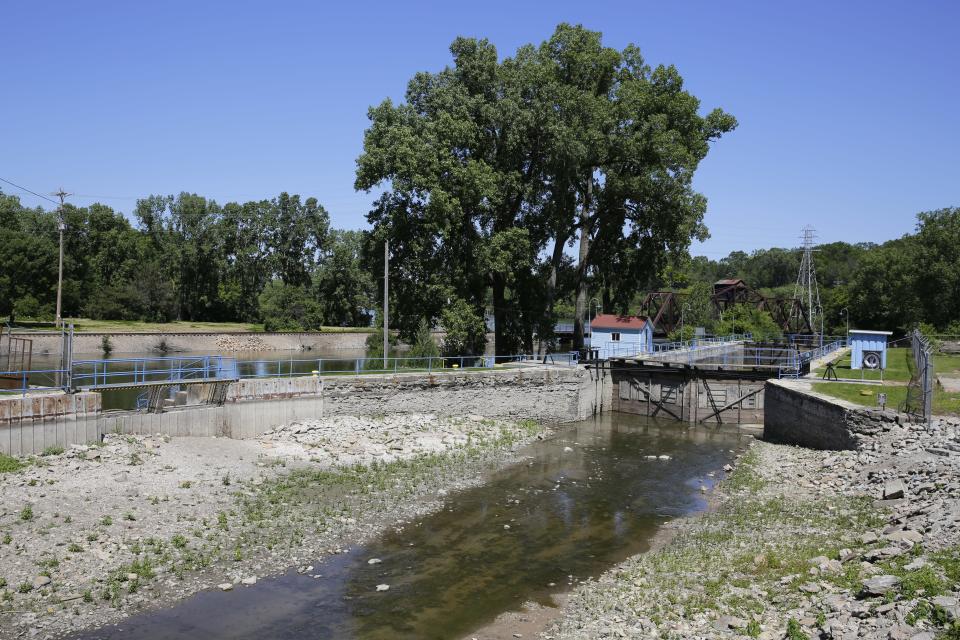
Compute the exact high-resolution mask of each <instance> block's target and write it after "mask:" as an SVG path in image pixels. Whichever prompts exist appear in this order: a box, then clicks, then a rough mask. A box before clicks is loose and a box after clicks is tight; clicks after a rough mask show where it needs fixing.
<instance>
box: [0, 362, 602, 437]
mask: <svg viewBox="0 0 960 640" xmlns="http://www.w3.org/2000/svg"><path fill="white" fill-rule="evenodd" d="M195 386H196V387H197V388H201V387H206V386H211V385H195ZM195 393H196V394H197V395H202V393H201V392H200V391H196V390H195ZM99 395H100V394H98V393H96V392H87V393H78V394H64V393H52V394H38V395H32V394H31V395H26V396H12V397H5V398H0V453H6V454H11V455H35V454H39V453H41V452H43V451H44V450H45V449H48V448H50V447H69V446H71V445H73V444H87V443H90V442H96V441H97V440H99V439H100V437H102V436H103V435H104V434H106V433H121V434H134V435H150V434H160V435H166V436H207V437H210V436H223V437H229V438H251V437H254V436H257V435H259V434H261V433H263V432H264V431H267V430H269V429H272V428H274V427H276V426H279V425H282V424H289V423H291V422H294V421H297V420H305V419H314V418H320V417H324V416H333V415H383V414H393V413H436V414H438V415H444V416H449V415H466V414H471V413H472V414H478V415H483V416H486V417H489V418H514V419H533V420H538V421H542V422H548V423H559V422H570V421H573V420H580V419H583V418H586V417H587V416H591V415H594V414H595V413H597V412H599V411H601V410H602V409H603V408H604V407H605V406H606V407H609V402H610V385H609V384H607V383H606V377H605V372H603V371H602V370H598V369H594V368H589V367H582V366H580V367H576V366H574V367H570V366H548V365H543V366H522V367H513V368H504V369H487V370H476V371H456V370H444V371H435V372H419V373H398V374H388V375H380V374H369V375H368V374H360V375H328V376H327V375H325V376H303V377H289V378H263V379H247V380H239V381H235V382H230V383H228V385H227V389H226V392H225V401H224V402H223V403H222V404H197V405H188V406H180V407H171V408H169V409H167V410H164V411H162V412H159V413H156V412H147V411H133V410H131V411H104V410H103V409H102V402H100V401H99V399H98V398H99ZM605 403H606V404H605Z"/></svg>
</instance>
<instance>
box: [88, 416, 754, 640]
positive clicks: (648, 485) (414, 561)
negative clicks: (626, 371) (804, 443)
mask: <svg viewBox="0 0 960 640" xmlns="http://www.w3.org/2000/svg"><path fill="white" fill-rule="evenodd" d="M742 444H743V442H742V441H741V436H740V435H739V434H738V433H737V432H736V431H735V430H717V429H707V428H705V427H687V426H686V425H683V424H679V423H663V422H661V423H659V424H658V423H654V422H650V421H648V420H647V419H645V418H643V417H640V416H631V415H627V414H617V413H613V414H607V415H604V416H602V417H600V418H598V419H597V420H588V421H584V422H580V423H576V424H574V425H570V426H567V427H564V428H563V429H561V430H560V431H559V432H558V433H557V435H556V436H555V437H553V438H551V439H550V440H548V441H545V442H540V443H537V444H535V445H532V446H531V447H529V448H528V450H527V451H525V453H527V454H528V455H529V456H532V458H531V459H528V461H527V462H525V463H522V464H518V465H515V466H512V467H510V468H507V469H505V470H502V471H500V472H497V473H496V474H494V475H493V476H492V477H491V478H490V480H489V482H487V483H486V484H484V485H482V486H479V487H476V488H473V489H468V490H464V491H460V492H456V493H452V494H450V495H449V496H447V497H446V499H445V504H444V507H443V508H442V509H441V510H439V511H437V512H435V513H433V514H430V515H427V516H424V517H423V518H421V519H419V520H418V521H415V522H412V523H410V524H408V525H405V526H403V527H402V528H400V529H397V530H390V531H389V532H387V533H384V534H383V535H382V536H381V537H380V538H378V539H376V540H374V541H372V542H370V543H369V544H366V545H362V546H357V547H354V548H352V549H351V550H350V551H349V553H346V554H341V555H337V556H333V557H331V558H329V559H327V560H324V561H322V562H317V563H315V566H314V570H313V571H312V572H310V573H312V574H320V575H321V576H322V577H320V578H316V579H315V578H312V577H310V576H309V575H299V574H297V573H296V572H295V571H292V570H291V571H290V572H288V573H286V574H284V575H281V576H278V577H275V578H270V579H262V580H261V581H260V582H259V583H258V584H257V585H256V586H254V587H242V586H239V585H238V586H237V587H236V589H235V590H234V591H232V592H226V593H223V592H219V591H207V592H202V593H200V594H197V595H195V596H193V597H191V598H188V599H187V600H184V601H183V602H181V603H180V604H179V605H177V606H175V607H172V608H169V609H164V610H159V611H155V612H152V613H147V614H142V615H139V616H136V617H133V618H130V619H129V620H126V621H124V622H123V623H121V624H120V625H118V626H117V627H108V628H105V629H102V630H99V631H97V632H93V633H89V634H86V635H83V636H80V637H82V638H130V637H135V638H144V639H160V638H184V639H185V638H200V637H203V638H215V639H217V638H222V639H227V638H258V639H260V638H291V639H292V638H345V639H381V638H383V639H386V638H425V639H429V638H438V639H439V638H458V637H462V636H463V635H464V634H468V633H469V632H470V631H471V630H474V629H477V628H479V627H481V626H483V625H484V624H485V623H488V622H489V621H491V620H493V619H494V618H495V617H496V616H497V615H499V614H500V613H502V612H504V611H508V610H515V609H518V608H519V607H520V606H521V605H522V604H523V603H524V602H527V601H531V600H532V601H538V602H540V603H542V604H547V605H550V604H551V603H552V600H551V595H552V594H556V593H558V592H561V591H564V590H567V589H569V588H570V586H571V585H572V584H575V583H576V581H579V580H582V579H584V578H587V577H589V576H597V575H599V574H600V573H602V572H603V571H605V570H607V569H609V568H610V567H611V566H612V565H614V564H616V563H618V562H621V561H622V560H624V559H625V558H627V557H628V556H631V555H633V554H636V553H641V552H643V551H646V550H647V549H648V548H649V545H650V543H651V541H652V539H653V537H654V535H655V534H656V532H657V530H658V528H659V527H660V525H662V524H663V523H664V522H665V521H666V520H668V519H670V518H673V517H677V516H683V515H686V514H689V513H691V512H694V511H697V510H700V509H703V508H704V507H705V500H704V497H703V494H702V492H701V489H700V487H701V485H704V486H708V487H709V486H710V485H711V484H712V482H713V480H714V478H710V477H709V476H708V475H707V474H708V473H711V472H715V473H716V476H717V478H719V477H720V476H722V472H721V471H720V469H721V467H722V466H723V465H724V464H725V463H726V462H728V461H729V460H730V458H731V457H732V451H733V450H735V449H737V448H739V447H741V446H742ZM567 447H569V448H570V449H572V451H568V450H565V449H566V448H567ZM648 455H668V456H670V459H669V460H659V459H656V460H650V459H647V458H646V456H648ZM504 525H508V526H509V529H508V528H505V526H504ZM371 558H378V559H380V561H381V562H379V563H377V564H369V563H368V560H369V559H371ZM380 584H388V585H390V588H389V590H387V591H382V592H378V591H377V589H376V588H377V585H380Z"/></svg>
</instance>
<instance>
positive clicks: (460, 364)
mask: <svg viewBox="0 0 960 640" xmlns="http://www.w3.org/2000/svg"><path fill="white" fill-rule="evenodd" d="M577 363H578V356H577V354H576V353H567V352H563V353H554V354H548V355H547V356H546V357H544V356H538V355H535V354H513V355H508V356H488V355H483V356H426V357H411V356H395V357H390V358H387V359H386V361H384V359H383V358H366V357H361V358H310V359H304V358H276V359H270V360H237V359H236V358H232V357H227V356H220V355H209V356H193V357H157V358H115V359H110V360H76V361H74V362H73V369H72V370H60V369H44V370H30V371H11V372H0V392H4V391H6V392H10V393H25V392H28V391H42V390H53V389H60V390H69V389H110V388H120V387H137V386H142V385H145V384H160V383H169V384H171V385H175V384H177V383H179V382H183V383H188V382H203V381H213V380H238V379H248V378H287V377H294V376H310V375H363V374H377V373H381V374H382V373H401V372H410V373H412V372H428V373H429V372H434V371H454V370H474V369H491V368H494V367H509V366H522V365H529V364H550V365H557V366H571V365H576V364H577Z"/></svg>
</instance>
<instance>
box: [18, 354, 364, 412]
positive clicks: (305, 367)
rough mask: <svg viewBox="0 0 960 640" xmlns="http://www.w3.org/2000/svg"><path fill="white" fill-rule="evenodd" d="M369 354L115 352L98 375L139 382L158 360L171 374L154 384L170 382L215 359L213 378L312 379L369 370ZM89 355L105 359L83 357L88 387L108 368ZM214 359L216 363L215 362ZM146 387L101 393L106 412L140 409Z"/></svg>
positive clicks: (45, 359) (36, 360)
mask: <svg viewBox="0 0 960 640" xmlns="http://www.w3.org/2000/svg"><path fill="white" fill-rule="evenodd" d="M216 356H220V357H222V358H224V361H223V362H222V365H221V366H219V367H218V365H217V362H218V361H217V360H216ZM365 356H366V352H365V351H364V350H362V349H327V350H313V351H221V352H217V351H212V352H211V351H203V352H189V351H187V352H178V353H171V354H169V355H168V356H165V358H166V359H167V360H166V363H165V361H164V360H160V358H161V356H159V355H150V354H144V353H112V354H111V355H110V356H109V357H108V358H104V359H103V360H104V361H106V362H107V363H108V366H107V367H106V371H107V377H106V378H100V377H99V376H98V377H97V381H98V382H104V383H111V384H118V383H128V382H132V381H134V375H133V370H134V369H135V368H137V367H139V368H140V370H141V371H142V369H143V365H142V364H139V362H142V361H143V360H145V359H151V358H153V359H155V360H153V361H152V362H151V363H150V365H149V367H150V369H152V370H161V371H163V370H169V373H167V374H164V373H160V374H153V375H149V378H148V379H149V380H154V381H158V380H163V379H165V378H171V377H172V378H178V377H179V375H178V374H177V373H176V371H175V370H176V368H177V367H185V368H188V369H189V368H193V369H197V368H198V367H202V366H203V365H202V363H203V362H204V359H205V358H207V359H208V360H209V363H210V364H209V366H208V367H207V369H208V371H207V374H208V375H210V376H213V377H223V378H235V377H237V376H238V375H244V376H260V377H270V376H280V377H285V376H297V375H300V376H308V375H311V374H312V373H313V372H314V371H317V370H323V371H325V372H327V373H330V372H338V371H353V370H355V368H356V366H357V362H358V359H359V360H360V362H361V365H360V366H361V367H362V366H363V360H362V359H363V358H364V357H365ZM88 357H89V359H90V360H100V359H101V358H102V356H98V355H97V354H87V355H86V356H82V355H81V356H77V357H76V361H78V362H79V363H80V364H77V365H76V366H75V369H76V370H77V371H78V372H79V373H80V374H81V375H85V376H87V377H81V378H78V380H77V381H76V383H77V384H78V386H84V385H86V384H90V383H92V382H93V378H92V376H93V375H94V373H93V372H94V371H98V372H102V371H104V369H105V368H104V367H103V365H102V364H101V365H98V366H97V367H96V368H94V366H93V365H84V364H82V362H83V361H84V360H86V359H87V358H88ZM211 358H212V359H211ZM59 366H60V357H59V356H58V355H35V356H33V363H32V366H31V368H32V369H33V370H35V371H37V370H50V369H56V368H58V367H59ZM53 375H54V374H37V375H34V376H31V377H30V382H31V384H38V385H44V386H46V385H50V384H52V381H53ZM143 392H144V390H143V389H142V388H127V389H104V390H102V391H101V392H100V393H101V401H102V403H103V404H102V406H103V408H104V409H135V408H136V407H137V399H138V398H139V397H140V396H141V395H142V394H143Z"/></svg>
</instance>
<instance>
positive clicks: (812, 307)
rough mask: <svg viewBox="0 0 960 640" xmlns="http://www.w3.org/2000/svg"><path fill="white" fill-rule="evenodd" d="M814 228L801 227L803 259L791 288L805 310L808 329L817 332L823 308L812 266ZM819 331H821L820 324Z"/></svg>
mask: <svg viewBox="0 0 960 640" xmlns="http://www.w3.org/2000/svg"><path fill="white" fill-rule="evenodd" d="M816 237H817V232H816V230H815V229H814V228H813V227H811V226H810V225H807V226H805V227H804V228H803V235H802V236H800V238H801V239H802V240H803V260H802V261H801V262H800V273H798V274H797V286H796V287H794V289H793V297H794V299H795V300H798V301H799V302H800V307H802V308H804V311H806V321H807V326H809V327H810V331H812V332H813V333H816V332H817V325H816V319H817V316H820V319H821V322H822V319H823V309H822V308H821V306H820V288H819V287H818V286H817V271H816V269H815V268H814V266H813V252H814V251H816V249H814V248H813V247H814V241H815V240H816ZM820 333H823V328H822V325H821V329H820Z"/></svg>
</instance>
